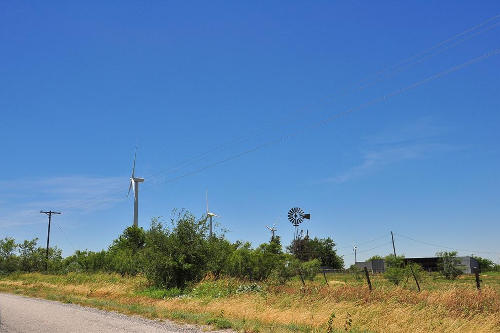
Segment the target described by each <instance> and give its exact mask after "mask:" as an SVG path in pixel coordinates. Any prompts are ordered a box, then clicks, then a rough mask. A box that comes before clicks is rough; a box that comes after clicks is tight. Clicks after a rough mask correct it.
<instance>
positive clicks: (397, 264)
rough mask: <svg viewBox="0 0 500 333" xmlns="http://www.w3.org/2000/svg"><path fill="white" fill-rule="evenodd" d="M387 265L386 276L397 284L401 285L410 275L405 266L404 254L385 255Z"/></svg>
mask: <svg viewBox="0 0 500 333" xmlns="http://www.w3.org/2000/svg"><path fill="white" fill-rule="evenodd" d="M385 265H386V269H385V272H384V278H386V279H387V280H388V281H390V282H392V283H394V284H395V285H399V284H400V283H401V281H403V280H404V279H405V278H406V277H407V276H408V272H407V270H406V269H405V267H404V256H394V255H392V254H390V255H388V256H386V257H385Z"/></svg>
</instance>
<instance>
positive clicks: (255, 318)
mask: <svg viewBox="0 0 500 333" xmlns="http://www.w3.org/2000/svg"><path fill="white" fill-rule="evenodd" d="M496 279H500V275H498V274H497V275H496V276H493V277H492V278H491V281H493V283H491V286H488V284H487V285H486V286H484V288H482V290H481V291H477V290H475V289H474V286H473V284H465V283H462V281H456V282H453V283H450V282H443V281H440V280H439V281H435V280H430V281H428V282H427V284H425V283H424V284H423V285H424V286H427V287H428V288H426V289H425V290H424V291H422V292H421V293H417V292H416V291H414V290H409V289H408V288H409V287H405V288H403V287H393V286H390V285H388V284H385V283H384V282H383V281H382V280H380V279H378V278H377V277H375V279H374V285H375V290H373V291H372V292H370V291H369V290H368V288H367V287H366V286H364V285H363V284H362V281H361V283H357V282H356V281H355V280H351V279H350V277H348V276H340V275H339V276H337V277H336V278H335V279H334V280H335V281H337V283H332V281H333V280H330V285H329V286H325V285H324V284H322V283H321V282H320V281H321V280H320V279H318V280H317V281H315V282H313V283H309V284H308V286H307V287H306V288H300V284H299V283H298V281H294V282H292V283H290V284H288V285H285V286H263V287H264V289H263V291H262V292H245V293H236V292H234V290H235V285H237V284H238V283H243V282H239V281H235V280H229V279H228V280H219V281H211V280H206V281H203V282H202V283H201V284H200V285H198V286H196V288H197V289H198V290H205V289H206V290H209V291H210V292H212V291H214V290H215V291H217V290H219V289H220V290H228V292H227V293H218V294H217V293H215V294H213V293H212V294H210V295H208V296H207V295H205V294H203V293H194V292H193V293H191V294H188V295H187V296H186V297H173V298H165V299H156V298H152V297H149V296H148V294H147V293H144V290H147V289H146V288H147V284H146V281H145V279H144V278H142V277H135V278H126V277H125V278H122V277H120V276H117V275H112V274H90V275H84V274H68V275H62V276H52V275H42V274H23V275H16V276H9V277H4V278H1V279H0V290H3V291H9V292H18V293H23V294H28V295H32V296H37V297H44V298H52V299H58V300H62V301H68V302H75V303H80V304H84V305H91V306H97V307H100V308H104V309H110V310H117V311H121V312H125V313H138V314H141V315H144V316H147V317H158V318H171V319H176V320H184V321H189V322H197V323H207V322H208V323H212V324H214V323H215V325H216V326H218V325H223V326H224V325H225V327H228V326H232V327H233V328H235V329H238V330H241V331H248V332H250V331H272V332H287V331H315V332H325V331H326V323H327V321H328V318H329V317H330V315H331V313H332V312H333V313H335V318H334V320H333V327H334V328H335V329H337V330H338V331H343V330H344V328H345V326H346V325H347V324H346V321H347V320H348V319H349V318H350V319H351V320H352V328H353V331H372V332H430V331H438V332H500V293H499V291H498V290H497V286H498V284H496V283H495V281H496ZM466 280H467V279H466ZM431 284H432V286H431ZM204 288H205V289H204ZM193 295H195V296H193ZM214 295H222V297H218V296H214ZM347 328H348V329H349V325H347Z"/></svg>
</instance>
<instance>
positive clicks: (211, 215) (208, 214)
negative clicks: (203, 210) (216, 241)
mask: <svg viewBox="0 0 500 333" xmlns="http://www.w3.org/2000/svg"><path fill="white" fill-rule="evenodd" d="M206 199H207V217H208V218H209V219H210V237H212V218H214V217H217V214H215V213H212V212H210V210H208V191H207V196H206Z"/></svg>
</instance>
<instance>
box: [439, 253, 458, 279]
mask: <svg viewBox="0 0 500 333" xmlns="http://www.w3.org/2000/svg"><path fill="white" fill-rule="evenodd" d="M436 256H438V257H439V271H440V272H441V274H442V275H443V276H444V277H445V278H446V279H448V280H454V279H456V278H457V277H459V276H460V275H462V274H463V266H462V265H461V264H460V259H458V258H457V252H456V251H452V252H438V253H436Z"/></svg>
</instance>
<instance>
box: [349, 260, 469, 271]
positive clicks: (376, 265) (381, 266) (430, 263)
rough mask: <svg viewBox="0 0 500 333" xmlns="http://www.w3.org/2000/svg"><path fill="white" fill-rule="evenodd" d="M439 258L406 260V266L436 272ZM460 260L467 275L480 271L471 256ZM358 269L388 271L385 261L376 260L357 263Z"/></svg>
mask: <svg viewBox="0 0 500 333" xmlns="http://www.w3.org/2000/svg"><path fill="white" fill-rule="evenodd" d="M439 259H440V258H439V257H421V258H404V262H405V264H407V263H410V262H412V263H416V264H419V265H420V266H422V268H423V269H424V270H425V271H428V272H436V271H438V270H439ZM457 259H458V260H460V266H462V267H461V268H462V270H463V272H464V273H465V274H471V273H473V272H474V270H475V269H478V270H479V263H478V261H477V260H476V259H474V258H473V257H470V256H465V257H457ZM355 265H356V267H358V268H360V269H364V268H365V267H366V268H367V269H368V270H369V271H371V272H372V273H383V272H385V269H386V264H385V260H384V259H374V260H369V261H361V262H356V263H355Z"/></svg>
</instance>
